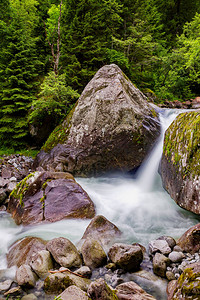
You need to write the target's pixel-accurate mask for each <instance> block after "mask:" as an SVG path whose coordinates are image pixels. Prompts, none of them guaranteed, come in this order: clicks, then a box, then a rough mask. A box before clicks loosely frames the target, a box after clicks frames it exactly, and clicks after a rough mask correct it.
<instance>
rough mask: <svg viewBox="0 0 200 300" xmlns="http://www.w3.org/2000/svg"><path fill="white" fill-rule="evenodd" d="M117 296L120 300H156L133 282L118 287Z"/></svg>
mask: <svg viewBox="0 0 200 300" xmlns="http://www.w3.org/2000/svg"><path fill="white" fill-rule="evenodd" d="M116 295H117V297H118V299H119V300H126V299H128V300H156V299H155V298H154V297H153V296H151V295H150V294H147V293H146V292H145V291H144V290H143V289H142V288H141V287H140V286H139V285H137V284H136V283H135V282H133V281H129V282H126V283H122V284H120V285H118V286H117V287H116Z"/></svg>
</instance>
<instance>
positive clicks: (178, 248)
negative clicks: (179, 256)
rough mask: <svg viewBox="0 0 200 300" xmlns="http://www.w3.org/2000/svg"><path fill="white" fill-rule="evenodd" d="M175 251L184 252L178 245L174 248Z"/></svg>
mask: <svg viewBox="0 0 200 300" xmlns="http://www.w3.org/2000/svg"><path fill="white" fill-rule="evenodd" d="M173 250H174V251H176V252H183V249H182V248H181V247H179V246H178V245H176V246H174V249H173Z"/></svg>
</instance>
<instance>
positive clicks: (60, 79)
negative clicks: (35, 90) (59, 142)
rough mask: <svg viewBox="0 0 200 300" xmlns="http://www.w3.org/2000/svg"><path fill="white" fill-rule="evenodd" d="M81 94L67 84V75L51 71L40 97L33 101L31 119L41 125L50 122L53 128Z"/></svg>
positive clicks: (42, 86)
mask: <svg viewBox="0 0 200 300" xmlns="http://www.w3.org/2000/svg"><path fill="white" fill-rule="evenodd" d="M79 96H80V95H79V94H78V93H77V92H76V91H74V90H73V89H72V88H71V87H69V86H66V85H65V75H64V74H62V75H56V74H55V72H53V71H52V72H50V73H49V74H48V75H47V76H46V77H45V79H44V81H43V83H42V84H41V87H40V93H39V95H38V98H37V99H36V100H34V101H33V103H32V108H31V113H30V115H29V121H30V123H32V124H33V125H36V126H41V125H42V124H43V123H45V122H46V120H47V119H48V122H49V124H50V127H51V129H52V130H53V129H54V128H55V126H56V125H58V124H59V123H60V122H61V121H62V119H63V118H64V117H65V116H66V114H67V113H68V112H69V110H70V108H71V105H72V104H73V103H74V102H76V100H77V99H78V97H79Z"/></svg>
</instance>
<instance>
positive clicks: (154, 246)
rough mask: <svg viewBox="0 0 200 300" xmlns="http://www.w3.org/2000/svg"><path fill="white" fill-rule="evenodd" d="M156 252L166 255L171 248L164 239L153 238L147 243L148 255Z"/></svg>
mask: <svg viewBox="0 0 200 300" xmlns="http://www.w3.org/2000/svg"><path fill="white" fill-rule="evenodd" d="M156 252H161V253H162V254H164V255H166V254H169V253H170V252H171V248H170V247H169V245H168V243H167V242H166V241H165V240H154V241H151V242H150V243H149V255H153V254H154V253H156Z"/></svg>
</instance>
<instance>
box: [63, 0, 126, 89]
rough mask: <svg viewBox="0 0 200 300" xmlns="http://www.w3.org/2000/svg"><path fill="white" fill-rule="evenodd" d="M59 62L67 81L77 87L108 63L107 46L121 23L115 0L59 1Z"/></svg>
mask: <svg viewBox="0 0 200 300" xmlns="http://www.w3.org/2000/svg"><path fill="white" fill-rule="evenodd" d="M63 2H64V4H65V11H64V13H63V18H62V34H63V41H62V56H61V59H62V65H63V68H64V71H65V74H66V82H67V85H69V86H72V87H73V88H75V89H78V90H79V91H81V90H82V89H83V87H84V86H85V85H86V84H87V83H88V81H89V80H90V79H91V77H92V76H93V75H94V74H95V72H96V71H97V70H98V69H99V68H100V67H102V66H103V65H105V64H106V63H109V62H110V61H109V55H108V51H107V50H108V49H112V46H113V44H112V36H113V35H114V34H115V32H116V31H117V29H118V28H119V26H120V23H121V17H120V16H119V13H120V11H121V6H120V5H119V4H118V2H117V0H101V1H100V0H84V1H82V0H81V1H80V0H77V1H74V0H69V1H66V0H65V1H63Z"/></svg>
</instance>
